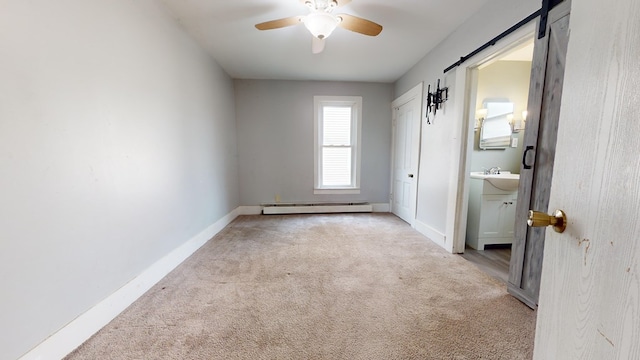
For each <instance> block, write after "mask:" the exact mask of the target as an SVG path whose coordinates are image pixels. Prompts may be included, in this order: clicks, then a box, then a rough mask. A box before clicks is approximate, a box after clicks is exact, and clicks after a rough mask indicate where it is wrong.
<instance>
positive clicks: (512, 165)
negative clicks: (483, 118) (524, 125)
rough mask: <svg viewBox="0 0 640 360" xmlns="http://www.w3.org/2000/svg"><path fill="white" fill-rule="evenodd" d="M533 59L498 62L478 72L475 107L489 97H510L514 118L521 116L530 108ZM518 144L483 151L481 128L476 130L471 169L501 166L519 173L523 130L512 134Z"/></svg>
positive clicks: (479, 106) (477, 107) (478, 169)
mask: <svg viewBox="0 0 640 360" xmlns="http://www.w3.org/2000/svg"><path fill="white" fill-rule="evenodd" d="M530 77H531V62H530V61H496V62H494V63H493V64H491V65H489V66H487V67H485V68H482V69H480V71H479V72H478V90H477V99H476V100H477V101H476V109H481V108H482V101H483V100H484V99H487V98H508V99H509V100H510V101H511V102H513V107H514V112H513V114H514V119H522V111H524V110H526V109H527V98H528V95H529V78H530ZM511 137H512V138H517V139H518V146H517V147H515V148H512V147H508V148H506V149H504V150H481V149H480V148H479V147H478V144H479V139H480V130H478V131H476V132H475V133H474V140H473V152H472V153H471V171H482V170H483V169H490V168H491V167H494V166H499V167H500V168H501V169H503V170H508V171H511V172H512V173H514V174H518V173H520V164H521V162H522V142H523V138H524V131H520V132H517V133H513V135H512V136H511Z"/></svg>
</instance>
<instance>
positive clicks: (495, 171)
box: [484, 166, 502, 175]
mask: <svg viewBox="0 0 640 360" xmlns="http://www.w3.org/2000/svg"><path fill="white" fill-rule="evenodd" d="M500 170H502V169H500V167H499V166H494V167H492V168H491V169H489V170H486V169H485V170H484V174H485V175H496V174H500Z"/></svg>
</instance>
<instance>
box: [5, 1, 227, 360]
mask: <svg viewBox="0 0 640 360" xmlns="http://www.w3.org/2000/svg"><path fill="white" fill-rule="evenodd" d="M155 4H156V3H155V2H154V1H152V0H140V1H130V0H109V1H85V0H68V1H48V0H34V1H17V0H16V1H4V2H3V3H2V11H0V24H1V25H0V27H1V28H2V31H0V79H2V80H1V81H0V199H1V200H0V276H1V277H2V290H1V293H2V295H1V296H0V349H1V350H0V353H1V355H0V357H1V358H3V359H14V358H17V357H18V356H20V355H22V354H24V353H25V352H27V351H28V350H30V349H31V348H32V347H34V346H35V345H37V344H38V343H39V342H41V341H42V340H44V339H45V338H46V337H47V336H49V335H51V334H52V333H54V332H55V331H57V330H58V329H60V328H61V327H62V326H64V325H65V324H67V323H68V322H70V321H72V320H73V319H74V318H76V317H77V316H78V315H80V314H82V313H83V312H85V311H87V310H88V309H89V308H91V307H92V306H93V305H95V304H97V303H98V302H100V301H101V300H103V299H104V298H106V297H107V296H108V295H110V294H112V293H113V292H114V291H116V290H117V289H119V288H120V287H122V286H123V285H125V284H126V283H127V282H128V281H130V280H131V279H132V278H134V277H135V276H137V275H138V274H140V273H141V272H142V271H143V270H145V269H147V268H148V267H149V266H150V265H151V264H153V263H154V262H156V261H157V260H159V259H160V258H162V257H163V256H165V255H166V254H167V253H169V252H171V251H172V250H173V249H175V248H177V247H178V246H180V245H181V244H183V243H185V242H186V241H188V240H189V239H191V238H192V237H193V236H194V235H196V234H198V233H199V232H201V231H203V230H204V229H206V228H207V227H208V226H209V225H211V224H213V223H215V222H216V221H217V220H219V219H220V218H222V217H223V216H224V215H226V214H228V213H229V212H230V211H232V210H233V209H235V208H236V207H237V206H238V204H239V194H238V185H237V150H236V132H235V113H234V111H235V109H234V105H233V104H234V99H233V82H232V80H231V79H230V78H229V76H227V75H226V73H224V72H223V71H222V70H221V68H220V67H219V66H218V65H217V64H216V63H215V62H213V61H212V60H211V58H210V57H209V56H208V55H207V54H206V53H205V52H204V51H202V50H201V49H200V48H199V47H198V46H197V45H196V44H195V42H194V41H193V40H192V39H191V38H190V37H188V36H187V35H186V34H185V33H184V32H183V31H182V30H181V29H180V28H179V27H178V26H176V25H175V23H174V22H173V21H172V20H171V19H169V18H168V17H167V16H166V15H165V14H164V12H163V11H162V10H161V9H159V8H157V7H156V6H157V5H155Z"/></svg>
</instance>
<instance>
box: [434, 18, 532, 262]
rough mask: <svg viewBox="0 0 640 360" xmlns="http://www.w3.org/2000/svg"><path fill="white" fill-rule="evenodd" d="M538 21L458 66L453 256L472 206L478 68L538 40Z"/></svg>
mask: <svg viewBox="0 0 640 360" xmlns="http://www.w3.org/2000/svg"><path fill="white" fill-rule="evenodd" d="M537 22H538V20H537V19H533V20H531V21H530V22H529V23H527V24H525V25H523V26H522V27H521V28H520V29H518V30H516V31H514V32H513V33H511V34H509V35H508V36H506V37H504V38H503V39H502V40H500V41H498V42H497V43H496V44H495V45H493V46H491V47H489V48H487V49H485V50H483V51H481V52H479V53H478V54H476V55H474V56H473V57H471V58H470V59H468V60H467V62H466V65H464V66H459V67H458V68H456V71H455V86H454V98H455V99H463V101H462V102H461V104H457V105H456V109H455V110H456V111H457V112H459V114H460V116H456V118H458V119H461V121H459V122H456V124H455V125H454V126H455V127H456V128H455V129H454V132H453V133H454V134H455V135H457V139H458V141H459V144H458V146H457V147H456V146H454V147H453V149H454V151H456V154H454V158H456V157H457V158H458V164H457V165H458V166H453V167H452V172H453V174H451V179H452V181H451V183H452V184H455V185H454V186H451V187H450V190H449V196H448V198H449V203H450V204H455V206H453V207H451V210H450V213H449V214H447V218H448V219H452V220H451V221H450V220H448V221H447V231H446V233H447V234H452V238H453V241H452V247H453V249H452V253H454V254H455V253H458V254H462V253H464V249H465V243H466V234H467V211H468V207H469V184H470V181H471V180H470V177H469V172H470V171H471V161H470V159H471V154H472V151H473V141H474V138H473V135H474V123H475V100H476V99H475V98H476V88H477V82H478V69H479V67H481V66H483V65H485V66H486V65H488V64H490V63H491V62H493V61H495V60H496V59H497V58H499V57H500V56H501V55H504V54H505V53H508V52H509V51H511V50H512V49H514V48H516V47H518V46H520V45H522V44H523V43H525V42H527V41H530V40H531V39H533V38H534V37H535V32H536V25H537Z"/></svg>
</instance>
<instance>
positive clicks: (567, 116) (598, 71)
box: [533, 0, 640, 360]
mask: <svg viewBox="0 0 640 360" xmlns="http://www.w3.org/2000/svg"><path fill="white" fill-rule="evenodd" d="M638 19H640V3H639V2H638V1H637V0H616V1H606V2H605V1H600V0H581V1H573V2H572V10H571V25H570V27H571V38H570V40H569V48H568V52H567V62H566V70H565V78H564V90H563V94H562V106H561V111H560V123H559V129H558V141H557V148H556V157H555V159H556V160H555V165H554V170H553V171H554V175H553V181H552V186H551V195H550V202H549V210H551V211H553V210H554V209H562V210H564V211H565V212H566V214H567V217H568V227H567V229H566V230H565V232H564V233H562V234H559V233H556V232H554V231H553V230H552V229H550V228H548V229H547V233H546V235H547V237H546V242H545V248H544V262H543V266H542V279H541V288H540V299H539V308H538V320H537V329H536V340H535V351H534V358H535V359H541V360H542V359H640V155H639V154H640V117H639V116H638V111H640V88H639V87H640V66H638V59H640V21H638ZM533 210H536V209H533Z"/></svg>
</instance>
